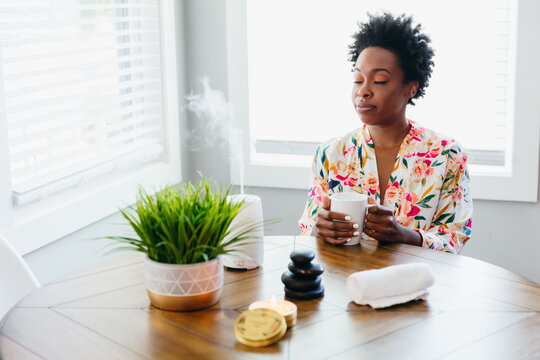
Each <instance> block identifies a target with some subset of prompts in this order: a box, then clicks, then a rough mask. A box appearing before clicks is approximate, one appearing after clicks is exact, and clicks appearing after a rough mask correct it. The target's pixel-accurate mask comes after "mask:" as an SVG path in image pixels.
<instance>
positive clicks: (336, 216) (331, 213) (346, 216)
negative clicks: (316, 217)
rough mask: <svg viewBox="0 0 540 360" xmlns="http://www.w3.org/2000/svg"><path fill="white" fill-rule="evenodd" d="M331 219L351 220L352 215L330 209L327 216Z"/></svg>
mask: <svg viewBox="0 0 540 360" xmlns="http://www.w3.org/2000/svg"><path fill="white" fill-rule="evenodd" d="M326 218H327V219H329V220H338V221H350V220H351V217H350V216H349V214H345V213H340V212H335V211H328V216H327V217H326Z"/></svg>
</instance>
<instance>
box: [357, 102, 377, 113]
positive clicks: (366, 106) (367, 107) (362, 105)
mask: <svg viewBox="0 0 540 360" xmlns="http://www.w3.org/2000/svg"><path fill="white" fill-rule="evenodd" d="M373 109H375V106H373V105H371V104H368V103H359V104H356V111H358V112H365V111H369V110H373Z"/></svg>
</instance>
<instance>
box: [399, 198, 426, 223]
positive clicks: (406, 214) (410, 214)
mask: <svg viewBox="0 0 540 360" xmlns="http://www.w3.org/2000/svg"><path fill="white" fill-rule="evenodd" d="M418 200H419V199H418V196H417V195H416V194H415V193H411V194H407V195H406V196H405V199H404V200H403V202H402V203H401V206H400V211H399V215H398V217H397V219H396V220H397V221H398V222H399V223H400V224H401V225H403V226H408V225H409V224H410V223H411V222H412V221H413V220H414V217H415V216H416V215H418V213H419V212H420V208H419V207H418V206H416V205H415V204H416V203H417V202H418Z"/></svg>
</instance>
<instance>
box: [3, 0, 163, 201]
mask: <svg viewBox="0 0 540 360" xmlns="http://www.w3.org/2000/svg"><path fill="white" fill-rule="evenodd" d="M159 15H160V9H159V4H158V0H108V1H107V0H41V1H19V0H13V1H8V0H1V1H0V66H1V71H0V89H1V90H2V92H1V95H2V96H3V97H4V103H5V109H4V110H5V114H4V115H5V118H6V120H7V128H8V142H9V157H10V170H11V184H12V189H13V195H14V203H15V204H16V205H21V204H25V203H28V202H32V201H35V200H38V199H40V198H43V197H47V196H48V195H50V194H52V193H54V192H57V191H60V190H63V189H66V188H68V187H72V186H76V185H78V184H81V183H84V182H86V181H88V180H90V179H93V178H95V177H98V176H100V175H103V174H110V173H113V172H118V173H121V172H122V171H123V170H124V169H127V168H131V167H134V166H138V165H141V164H144V163H148V162H151V161H157V160H160V159H161V158H162V157H163V153H164V134H163V100H162V81H161V78H162V69H161V57H160V18H159Z"/></svg>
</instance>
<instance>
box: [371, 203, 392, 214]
mask: <svg viewBox="0 0 540 360" xmlns="http://www.w3.org/2000/svg"><path fill="white" fill-rule="evenodd" d="M368 213H369V214H378V215H387V214H393V212H392V210H391V209H389V208H387V207H386V206H382V205H373V206H370V207H369V208H368Z"/></svg>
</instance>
